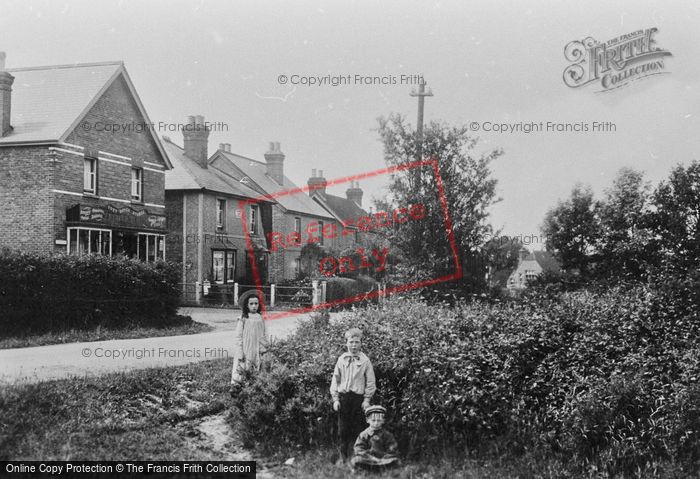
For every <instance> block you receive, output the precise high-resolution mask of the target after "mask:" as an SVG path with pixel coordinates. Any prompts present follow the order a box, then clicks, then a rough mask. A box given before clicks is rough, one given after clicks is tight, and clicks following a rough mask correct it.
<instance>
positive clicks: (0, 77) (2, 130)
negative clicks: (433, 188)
mask: <svg viewBox="0 0 700 479" xmlns="http://www.w3.org/2000/svg"><path fill="white" fill-rule="evenodd" d="M14 81H15V77H13V76H12V75H10V74H9V73H8V72H6V71H5V52H0V137H2V136H5V135H7V134H8V133H9V132H10V131H12V126H11V125H10V111H11V105H12V83H13V82H14Z"/></svg>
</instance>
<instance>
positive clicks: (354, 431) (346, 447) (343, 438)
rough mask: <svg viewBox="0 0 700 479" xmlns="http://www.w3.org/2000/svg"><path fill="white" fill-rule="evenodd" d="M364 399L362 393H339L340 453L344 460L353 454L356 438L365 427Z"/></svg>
mask: <svg viewBox="0 0 700 479" xmlns="http://www.w3.org/2000/svg"><path fill="white" fill-rule="evenodd" d="M364 399H365V398H364V396H363V395H362V394H357V393H353V392H349V393H340V394H339V401H340V410H339V411H338V436H339V437H340V454H341V455H342V456H343V459H344V460H347V459H348V458H349V457H351V456H352V453H353V449H354V446H355V440H356V439H357V436H359V435H360V433H361V432H362V431H363V430H364V429H365V413H364V411H363V410H362V401H364Z"/></svg>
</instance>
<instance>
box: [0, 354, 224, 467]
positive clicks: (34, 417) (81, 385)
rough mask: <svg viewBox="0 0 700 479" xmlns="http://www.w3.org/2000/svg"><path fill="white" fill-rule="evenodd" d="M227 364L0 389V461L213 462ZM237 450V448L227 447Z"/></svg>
mask: <svg viewBox="0 0 700 479" xmlns="http://www.w3.org/2000/svg"><path fill="white" fill-rule="evenodd" d="M230 367H231V363H230V361H228V360H224V359H222V360H216V361H203V362H199V363H195V364H189V365H186V366H179V367H171V368H162V369H155V368H154V369H142V370H137V371H133V372H128V373H115V374H108V375H104V376H99V377H88V378H71V379H63V380H58V381H47V382H42V383H38V384H29V385H11V386H4V387H2V388H0V411H2V415H3V418H2V421H0V460H62V461H65V460H214V459H222V451H221V449H217V448H215V447H213V446H212V444H210V443H209V442H207V441H206V439H207V438H206V437H203V436H204V434H203V432H202V431H201V430H200V429H199V428H198V425H199V423H200V422H201V421H202V420H203V419H204V418H206V417H210V416H212V415H216V414H220V413H225V412H226V409H227V408H228V402H230V398H229V396H228V382H229V378H230ZM230 446H231V447H232V448H234V446H235V445H233V444H232V445H230Z"/></svg>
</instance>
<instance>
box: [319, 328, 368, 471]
mask: <svg viewBox="0 0 700 479" xmlns="http://www.w3.org/2000/svg"><path fill="white" fill-rule="evenodd" d="M345 338H346V340H347V341H346V347H347V349H348V350H347V352H345V353H343V354H342V355H341V356H340V357H339V358H338V361H337V362H336V364H335V369H334V370H333V376H332V377H331V388H330V389H331V398H332V399H333V410H334V411H337V412H338V436H339V439H340V454H341V456H342V459H343V461H347V459H348V458H349V457H350V456H351V455H352V449H353V443H354V441H355V438H356V437H357V435H358V434H359V433H360V431H362V427H363V425H362V424H363V422H364V418H363V414H362V410H363V409H367V408H368V407H369V402H370V399H372V396H373V395H374V392H375V391H376V390H377V387H376V385H375V378H374V369H373V368H372V363H371V362H370V360H369V358H368V357H367V356H366V355H365V354H364V353H363V352H362V351H361V350H360V349H361V347H362V331H361V330H359V329H358V328H352V329H349V330H348V331H347V332H346V333H345Z"/></svg>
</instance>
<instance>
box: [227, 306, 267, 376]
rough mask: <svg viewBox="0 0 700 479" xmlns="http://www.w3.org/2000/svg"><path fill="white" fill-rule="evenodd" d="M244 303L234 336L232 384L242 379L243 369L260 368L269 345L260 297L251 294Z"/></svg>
mask: <svg viewBox="0 0 700 479" xmlns="http://www.w3.org/2000/svg"><path fill="white" fill-rule="evenodd" d="M242 303H243V304H242V307H243V314H241V316H240V317H239V318H238V320H237V322H236V333H235V336H234V345H233V349H234V351H233V371H232V372H231V385H235V384H237V383H239V382H240V381H241V373H242V371H243V370H245V369H250V368H253V369H259V368H260V356H261V354H263V353H264V352H265V348H266V347H267V330H266V328H265V321H264V320H263V317H262V316H261V315H260V313H259V311H260V298H259V297H258V295H257V294H251V295H249V296H248V297H247V298H244V299H243V301H242Z"/></svg>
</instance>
